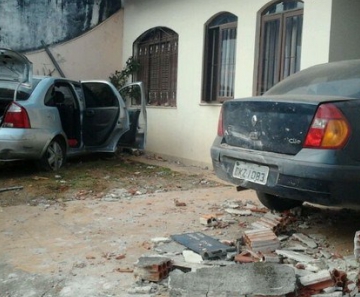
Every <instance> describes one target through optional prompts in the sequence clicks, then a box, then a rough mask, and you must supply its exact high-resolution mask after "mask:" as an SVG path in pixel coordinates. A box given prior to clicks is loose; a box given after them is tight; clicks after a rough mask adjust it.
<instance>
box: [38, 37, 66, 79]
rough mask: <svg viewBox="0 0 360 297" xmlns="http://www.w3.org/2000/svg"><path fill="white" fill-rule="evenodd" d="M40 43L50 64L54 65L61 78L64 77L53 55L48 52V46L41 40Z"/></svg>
mask: <svg viewBox="0 0 360 297" xmlns="http://www.w3.org/2000/svg"><path fill="white" fill-rule="evenodd" d="M41 43H42V45H43V46H44V49H45V51H46V53H47V54H48V56H49V58H50V60H51V62H52V63H53V64H54V66H55V68H56V70H57V71H58V72H59V73H60V75H61V77H65V74H64V72H63V71H62V70H61V68H60V66H59V64H58V62H56V60H55V58H54V56H53V54H52V53H51V51H50V49H49V46H48V45H47V44H46V43H45V42H44V41H43V40H41Z"/></svg>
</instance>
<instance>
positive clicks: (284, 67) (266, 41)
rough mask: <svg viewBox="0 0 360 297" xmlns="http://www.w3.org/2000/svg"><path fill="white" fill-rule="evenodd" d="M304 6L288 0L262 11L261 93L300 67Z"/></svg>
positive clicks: (258, 89) (259, 72)
mask: <svg viewBox="0 0 360 297" xmlns="http://www.w3.org/2000/svg"><path fill="white" fill-rule="evenodd" d="M303 7H304V4H303V2H301V1H295V0H286V1H281V2H277V3H273V4H271V5H270V6H268V7H267V8H265V9H264V10H263V11H262V13H261V28H260V51H259V53H260V56H259V68H258V79H257V94H258V95H261V94H263V93H265V92H266V91H267V90H268V89H270V88H271V87H272V86H273V85H274V84H276V83H277V82H279V81H280V80H282V79H283V78H285V77H287V76H289V75H290V74H293V73H295V72H297V71H299V70H300V58H301V37H302V23H303Z"/></svg>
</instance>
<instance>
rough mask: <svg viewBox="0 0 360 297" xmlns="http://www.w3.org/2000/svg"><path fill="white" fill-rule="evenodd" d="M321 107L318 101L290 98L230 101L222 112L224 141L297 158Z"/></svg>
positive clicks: (263, 97)
mask: <svg viewBox="0 0 360 297" xmlns="http://www.w3.org/2000/svg"><path fill="white" fill-rule="evenodd" d="M311 97H312V96H311ZM308 99H309V98H308ZM327 99H328V98H327ZM320 103H321V102H320V101H319V98H317V100H316V101H314V98H313V97H312V100H306V98H305V99H304V96H301V98H300V96H299V97H298V96H289V95H288V96H286V98H285V96H262V97H255V98H251V99H238V100H231V101H227V102H225V103H224V105H223V111H222V112H223V128H224V141H225V142H226V143H227V144H228V145H231V146H235V147H241V148H246V149H252V150H261V151H267V152H274V153H282V154H290V155H295V154H297V153H298V152H299V151H300V150H301V148H302V147H303V145H304V141H305V138H306V135H307V132H308V130H309V128H310V126H311V123H312V119H313V117H314V115H315V113H316V110H317V107H318V105H319V104H320Z"/></svg>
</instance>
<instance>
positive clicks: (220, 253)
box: [134, 203, 360, 297]
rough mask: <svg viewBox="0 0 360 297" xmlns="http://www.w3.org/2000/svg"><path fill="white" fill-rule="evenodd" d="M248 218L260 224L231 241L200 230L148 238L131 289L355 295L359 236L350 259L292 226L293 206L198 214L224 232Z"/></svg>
mask: <svg viewBox="0 0 360 297" xmlns="http://www.w3.org/2000/svg"><path fill="white" fill-rule="evenodd" d="M227 206H228V205H227ZM254 213H256V214H257V215H258V219H257V220H256V221H255V222H253V223H252V224H251V225H249V226H247V229H246V230H245V231H244V232H243V235H242V236H241V238H236V239H234V240H218V239H216V238H213V237H210V236H207V235H205V234H204V233H202V232H193V233H185V234H175V235H172V236H171V237H170V238H154V239H152V243H153V247H152V254H150V255H144V256H143V257H141V258H140V259H139V260H138V261H137V263H135V269H134V275H135V277H136V279H137V284H136V285H137V286H140V287H141V286H144V284H147V285H148V286H149V284H151V285H150V287H149V288H151V290H152V291H148V292H147V293H150V292H154V286H152V285H153V284H158V285H161V286H162V291H163V290H164V288H166V290H167V291H168V294H170V296H171V297H175V296H176V297H180V296H182V297H196V296H207V297H215V296H216V297H233V296H287V297H292V296H301V297H307V296H316V297H320V296H321V297H341V296H350V297H354V296H355V297H356V296H357V297H360V293H359V262H358V258H359V254H360V232H357V233H356V234H355V237H354V254H353V255H350V256H340V255H336V254H333V253H331V252H329V251H328V250H327V249H326V246H327V245H326V241H325V239H324V238H322V237H321V236H314V237H311V236H310V235H305V234H303V233H301V232H298V231H293V230H292V229H291V228H292V226H293V224H294V222H296V221H297V220H298V217H299V210H296V209H295V210H293V211H291V212H290V211H289V212H284V213H271V212H268V211H267V210H264V209H258V208H256V207H255V206H254V205H249V204H246V205H243V204H241V203H237V204H235V205H234V203H232V207H230V208H229V207H224V212H223V213H221V214H205V215H203V216H201V217H200V219H199V223H200V224H202V225H205V226H206V227H208V228H226V226H227V224H230V223H234V222H237V223H239V221H238V218H239V217H240V216H244V215H245V216H246V215H251V214H254ZM229 214H230V215H231V217H230V218H229ZM135 291H136V290H135ZM156 291H157V290H155V292H156ZM157 294H160V293H159V292H158V291H157Z"/></svg>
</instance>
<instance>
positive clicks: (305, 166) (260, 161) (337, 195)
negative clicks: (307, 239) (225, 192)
mask: <svg viewBox="0 0 360 297" xmlns="http://www.w3.org/2000/svg"><path fill="white" fill-rule="evenodd" d="M337 155H338V154H337V153H336V152H334V151H330V150H327V151H324V150H323V151H320V150H310V149H308V150H303V151H302V152H301V153H300V154H298V155H296V156H291V155H282V154H275V153H267V152H261V151H253V150H246V149H240V148H235V147H231V146H228V145H224V144H216V142H215V143H214V145H213V146H212V148H211V158H212V163H213V167H214V170H215V173H216V175H217V176H218V177H219V178H221V179H223V180H226V181H228V182H231V183H233V184H235V185H237V186H241V187H244V188H249V189H254V190H256V191H261V192H264V193H268V194H272V195H276V196H280V197H285V198H290V199H296V200H302V201H308V202H312V203H318V204H323V205H329V206H330V205H341V206H349V205H360V195H359V193H360V164H354V162H353V161H352V162H350V161H349V160H347V159H346V157H344V158H341V157H340V158H339V157H338V156H337ZM236 161H244V162H248V163H252V164H257V165H263V166H268V167H269V175H268V179H267V182H266V184H265V185H261V184H257V183H253V182H249V181H245V180H243V179H238V178H235V177H233V169H234V165H235V162H236ZM336 161H342V162H343V165H335V164H337V163H336Z"/></svg>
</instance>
